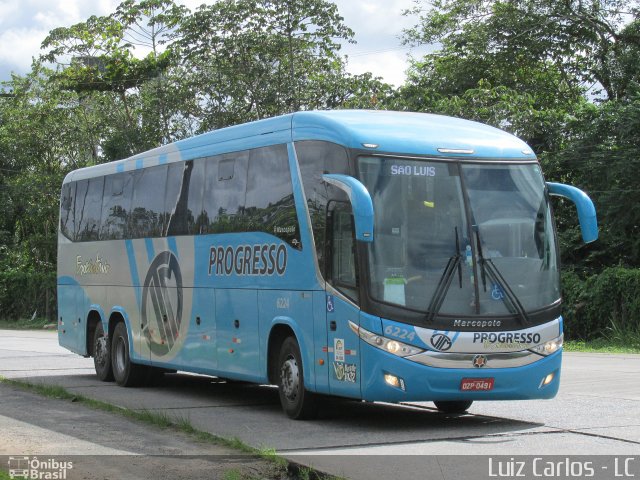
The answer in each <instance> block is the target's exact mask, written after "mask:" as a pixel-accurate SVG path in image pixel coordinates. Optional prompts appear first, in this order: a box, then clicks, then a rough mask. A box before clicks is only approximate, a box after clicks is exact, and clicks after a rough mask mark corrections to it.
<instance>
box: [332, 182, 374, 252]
mask: <svg viewBox="0 0 640 480" xmlns="http://www.w3.org/2000/svg"><path fill="white" fill-rule="evenodd" d="M322 179H323V180H324V181H325V182H327V183H328V184H330V185H333V186H334V187H337V188H339V189H340V190H342V191H343V192H345V193H346V194H347V196H348V197H349V201H350V202H351V208H352V209H353V217H354V220H355V227H356V240H359V241H361V242H368V243H370V242H373V202H372V201H371V195H369V191H368V190H367V187H365V186H364V185H363V184H362V183H361V182H360V181H359V180H357V179H355V178H353V177H350V176H348V175H339V174H325V175H323V176H322Z"/></svg>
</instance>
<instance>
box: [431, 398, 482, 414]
mask: <svg viewBox="0 0 640 480" xmlns="http://www.w3.org/2000/svg"><path fill="white" fill-rule="evenodd" d="M433 403H435V405H436V408H437V409H438V410H440V411H441V412H443V413H464V412H466V411H467V410H468V409H469V407H470V406H471V404H472V403H473V400H446V401H437V402H433Z"/></svg>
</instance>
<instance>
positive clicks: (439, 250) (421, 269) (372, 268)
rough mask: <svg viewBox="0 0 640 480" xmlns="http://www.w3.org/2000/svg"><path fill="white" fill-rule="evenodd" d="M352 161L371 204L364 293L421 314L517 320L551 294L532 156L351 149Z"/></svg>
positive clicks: (539, 181)
mask: <svg viewBox="0 0 640 480" xmlns="http://www.w3.org/2000/svg"><path fill="white" fill-rule="evenodd" d="M358 166H359V176H360V180H361V181H362V182H363V183H364V185H365V186H366V187H367V189H368V190H369V192H370V194H371V197H372V199H373V205H374V211H375V229H376V230H375V235H374V239H375V240H374V242H373V243H372V244H370V245H369V246H368V264H369V273H370V275H369V279H368V287H369V290H370V294H371V296H372V297H373V298H374V299H376V300H378V301H381V302H385V303H391V304H395V305H399V306H402V307H405V308H408V309H412V310H417V311H421V312H425V313H428V314H430V315H431V318H433V317H434V316H435V315H437V314H443V315H465V316H468V315H516V316H523V317H524V318H523V319H526V312H530V311H534V310H539V309H542V308H544V307H547V306H549V305H551V304H553V303H555V302H556V301H557V300H558V299H559V298H560V289H559V273H558V265H557V252H556V245H555V236H554V233H553V225H552V223H551V215H550V209H549V203H548V199H547V197H546V196H545V185H544V181H543V178H542V174H541V172H540V168H539V166H538V165H537V164H482V163H458V162H453V161H449V162H442V161H441V162H436V161H427V160H425V161H422V160H415V159H403V158H390V157H360V159H359V162H358ZM427 318H430V317H429V316H428V317H427Z"/></svg>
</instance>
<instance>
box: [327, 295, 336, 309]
mask: <svg viewBox="0 0 640 480" xmlns="http://www.w3.org/2000/svg"><path fill="white" fill-rule="evenodd" d="M335 308H336V307H335V306H334V304H333V297H332V296H331V295H327V312H329V313H331V312H333V311H334V310H335Z"/></svg>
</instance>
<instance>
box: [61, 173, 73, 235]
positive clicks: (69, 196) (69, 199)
mask: <svg viewBox="0 0 640 480" xmlns="http://www.w3.org/2000/svg"><path fill="white" fill-rule="evenodd" d="M75 196H76V184H75V182H73V183H67V184H66V185H64V186H63V187H62V195H61V197H62V198H61V200H60V231H61V232H62V234H63V235H64V236H65V237H67V238H68V239H69V240H71V241H74V240H75V238H74V233H75V226H74V224H73V221H74V219H73V210H74V208H73V207H74V203H75Z"/></svg>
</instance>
